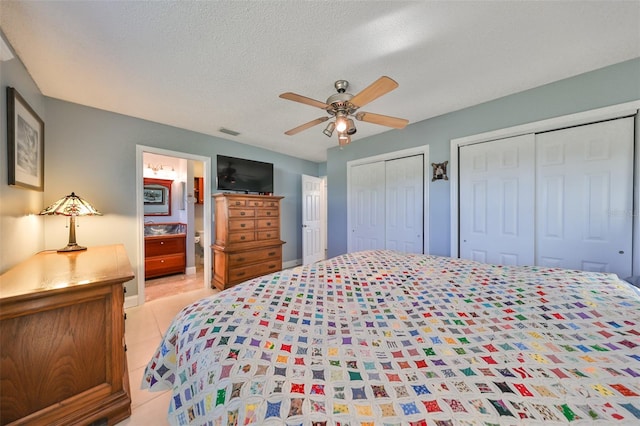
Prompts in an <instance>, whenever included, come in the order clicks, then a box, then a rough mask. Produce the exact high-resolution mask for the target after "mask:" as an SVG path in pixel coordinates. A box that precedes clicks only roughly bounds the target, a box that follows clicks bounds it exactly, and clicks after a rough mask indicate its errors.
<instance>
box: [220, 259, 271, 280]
mask: <svg viewBox="0 0 640 426" xmlns="http://www.w3.org/2000/svg"><path fill="white" fill-rule="evenodd" d="M281 269H282V260H281V259H275V260H269V261H267V262H263V263H257V264H255V265H251V266H245V267H243V268H233V269H230V270H229V281H230V282H232V283H239V282H242V281H245V280H248V279H251V278H255V277H259V276H261V275H266V274H270V273H272V272H277V271H279V270H281Z"/></svg>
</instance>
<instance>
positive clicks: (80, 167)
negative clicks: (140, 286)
mask: <svg viewBox="0 0 640 426" xmlns="http://www.w3.org/2000/svg"><path fill="white" fill-rule="evenodd" d="M46 110H47V119H48V124H47V125H48V129H47V132H48V136H47V138H48V145H47V147H48V149H47V155H46V168H45V170H46V175H47V191H46V198H47V199H51V200H52V201H53V199H54V198H55V197H59V196H60V194H66V193H68V192H69V191H71V190H73V191H75V192H76V193H78V194H82V195H83V197H85V198H86V199H87V200H91V201H92V202H93V204H94V205H96V208H98V209H99V210H100V211H101V212H102V213H103V214H104V216H102V217H95V218H89V219H84V220H85V221H90V224H91V227H92V228H93V229H92V231H91V233H89V232H88V231H87V232H84V233H82V234H79V235H78V238H82V242H83V243H84V244H85V245H99V244H115V243H124V244H125V248H126V249H127V253H128V254H129V257H130V259H131V262H132V264H133V265H134V268H135V265H137V264H138V263H141V262H143V261H144V260H143V259H137V258H136V255H137V241H138V240H137V236H136V235H137V234H136V233H137V228H136V226H137V222H136V191H135V181H136V176H135V173H136V163H135V161H136V145H138V144H140V145H145V146H150V147H155V148H162V149H167V150H171V151H178V152H184V153H189V154H195V155H201V156H206V157H211V158H212V167H215V158H216V155H217V154H223V155H229V156H234V157H242V158H248V159H253V160H260V161H266V162H270V163H273V164H274V193H275V194H276V195H281V196H284V197H285V198H284V199H283V200H282V202H281V212H282V217H281V223H282V231H281V238H282V239H283V240H284V241H286V244H285V245H284V247H283V261H285V262H286V261H292V260H297V259H301V258H302V234H301V232H300V230H301V229H302V223H301V216H302V202H301V191H302V185H301V175H302V174H307V175H311V176H318V168H319V165H318V163H314V162H311V161H306V160H300V159H297V158H293V157H290V156H287V155H283V154H278V153H275V152H272V151H267V150H264V149H259V148H255V147H252V146H249V145H244V144H239V143H237V142H233V141H229V140H225V139H221V138H217V137H213V136H208V135H204V134H200V133H195V132H191V131H187V130H182V129H178V128H175V127H171V126H166V125H163V124H158V123H153V122H150V121H146V120H140V119H137V118H133V117H129V116H124V115H120V114H115V113H110V112H106V111H102V110H98V109H94V108H88V107H84V106H81V105H77V104H73V103H69V102H65V101H61V100H57V99H52V98H46ZM211 187H212V188H215V177H213V178H212V182H211ZM96 228H99V229H96ZM100 230H102V232H101V231H100ZM79 232H82V231H79ZM47 234H48V233H47ZM58 238H59V237H58ZM48 240H49V238H48V237H47V242H48ZM52 244H53V243H52ZM128 288H129V293H128V294H129V295H132V294H136V292H137V290H136V285H134V284H133V283H130V284H129V285H128Z"/></svg>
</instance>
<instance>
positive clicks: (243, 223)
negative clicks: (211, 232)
mask: <svg viewBox="0 0 640 426" xmlns="http://www.w3.org/2000/svg"><path fill="white" fill-rule="evenodd" d="M255 227H256V222H255V220H251V219H249V220H230V221H229V231H234V232H235V231H250V230H253V229H254V228H255Z"/></svg>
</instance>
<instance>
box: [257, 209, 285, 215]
mask: <svg viewBox="0 0 640 426" xmlns="http://www.w3.org/2000/svg"><path fill="white" fill-rule="evenodd" d="M256 216H258V217H278V216H279V212H278V210H277V209H258V210H256Z"/></svg>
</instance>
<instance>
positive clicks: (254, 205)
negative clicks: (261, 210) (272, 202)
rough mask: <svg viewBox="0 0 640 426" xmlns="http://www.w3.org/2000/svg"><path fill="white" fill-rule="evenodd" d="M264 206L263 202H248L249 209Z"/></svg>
mask: <svg viewBox="0 0 640 426" xmlns="http://www.w3.org/2000/svg"><path fill="white" fill-rule="evenodd" d="M263 204H264V203H263V202H262V201H261V200H247V206H249V207H262V206H263Z"/></svg>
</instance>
